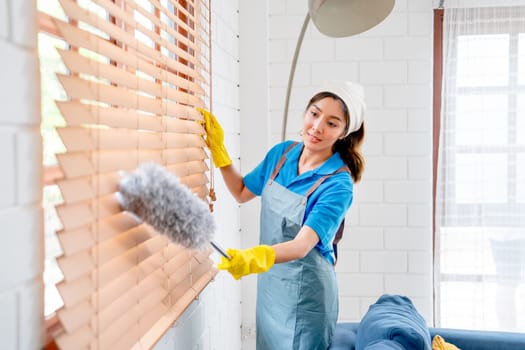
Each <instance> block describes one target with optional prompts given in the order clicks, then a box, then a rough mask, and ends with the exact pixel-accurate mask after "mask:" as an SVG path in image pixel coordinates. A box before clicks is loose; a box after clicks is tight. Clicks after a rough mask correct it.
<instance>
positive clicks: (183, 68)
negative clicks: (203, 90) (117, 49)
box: [59, 0, 202, 80]
mask: <svg viewBox="0 0 525 350" xmlns="http://www.w3.org/2000/svg"><path fill="white" fill-rule="evenodd" d="M59 2H60V4H61V5H62V8H63V9H64V11H65V12H66V13H67V15H68V17H69V18H70V19H72V20H76V21H80V22H84V23H87V24H89V25H91V26H93V27H94V28H97V29H98V30H101V31H103V32H104V33H106V34H108V35H109V36H110V37H112V38H114V39H116V40H119V41H120V42H122V43H123V44H125V45H127V47H128V50H129V51H136V52H137V53H140V54H142V55H144V56H146V57H148V58H150V59H151V60H153V61H154V62H159V63H163V64H164V65H166V67H167V68H170V69H172V70H174V71H177V72H182V73H184V74H185V75H187V76H189V77H191V78H193V79H196V80H202V78H201V77H200V74H197V72H196V71H195V70H193V69H190V68H189V67H188V66H187V65H184V64H182V63H180V62H177V61H176V60H172V59H169V58H168V57H166V56H163V55H162V54H161V53H160V51H158V50H155V49H154V48H151V47H149V46H148V45H146V44H144V43H142V42H140V41H139V40H138V39H136V38H135V37H134V36H133V35H132V34H130V33H128V32H126V31H125V30H123V29H120V28H119V27H117V26H116V25H114V24H112V23H111V22H109V21H105V20H103V19H101V18H100V17H99V16H97V15H95V14H93V13H91V12H89V11H87V10H85V9H83V8H82V7H80V6H78V5H77V4H76V3H75V2H74V1H73V0H59ZM117 18H118V16H117Z"/></svg>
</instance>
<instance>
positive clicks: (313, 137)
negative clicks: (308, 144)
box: [308, 133, 321, 142]
mask: <svg viewBox="0 0 525 350" xmlns="http://www.w3.org/2000/svg"><path fill="white" fill-rule="evenodd" d="M308 137H309V138H310V141H312V142H321V139H320V138H317V137H315V136H314V135H312V134H311V133H308Z"/></svg>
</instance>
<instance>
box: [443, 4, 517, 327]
mask: <svg viewBox="0 0 525 350" xmlns="http://www.w3.org/2000/svg"><path fill="white" fill-rule="evenodd" d="M524 15H525V10H524V8H510V7H507V8H482V9H480V8H477V9H445V11H444V24H443V28H442V30H443V61H442V62H443V72H442V77H443V80H442V82H443V89H442V93H443V95H442V103H441V118H440V119H439V120H438V125H439V128H440V139H439V142H438V143H436V147H439V157H438V163H437V185H436V207H435V209H436V219H435V224H436V241H435V242H436V262H437V264H436V265H437V270H436V271H437V275H436V277H437V285H436V288H437V291H438V293H437V294H438V299H437V315H438V320H437V321H438V322H437V323H438V325H439V326H441V327H449V328H469V329H490V330H503V331H521V332H523V331H525V315H524V314H523V313H522V312H518V311H517V310H523V309H525V303H524V300H525V196H524V183H525V181H524V180H525V172H524V169H525V139H524V137H523V135H524V133H525V113H524V112H525V109H524V105H525V79H523V75H524V74H525V71H524V69H525V55H524V52H525V17H524ZM437 30H441V29H439V28H438V29H437ZM436 141H437V140H436Z"/></svg>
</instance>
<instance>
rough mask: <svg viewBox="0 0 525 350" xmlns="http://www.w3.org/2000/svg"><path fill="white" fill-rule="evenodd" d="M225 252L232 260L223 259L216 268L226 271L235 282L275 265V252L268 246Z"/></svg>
mask: <svg viewBox="0 0 525 350" xmlns="http://www.w3.org/2000/svg"><path fill="white" fill-rule="evenodd" d="M227 252H228V254H229V255H230V256H231V257H232V259H231V260H228V259H226V258H225V257H223V258H222V259H221V263H220V264H219V265H217V268H218V269H219V270H228V272H229V273H231V275H232V276H233V278H235V279H236V280H238V279H239V278H241V277H242V276H246V275H249V274H251V273H261V272H266V271H268V270H269V269H270V268H271V267H272V266H273V264H274V263H275V250H274V249H273V247H271V246H269V245H258V246H255V247H253V248H249V249H245V250H239V249H228V250H227Z"/></svg>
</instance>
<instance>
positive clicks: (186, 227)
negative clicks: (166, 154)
mask: <svg viewBox="0 0 525 350" xmlns="http://www.w3.org/2000/svg"><path fill="white" fill-rule="evenodd" d="M117 197H118V200H119V202H120V205H121V206H122V208H123V209H125V210H127V211H129V212H131V213H133V214H134V215H136V216H137V217H139V218H140V219H141V220H143V221H144V222H146V223H147V224H149V225H150V226H152V227H153V228H154V229H155V230H156V231H157V232H159V233H161V234H163V235H165V236H167V237H168V238H169V239H170V240H171V241H172V242H174V243H177V244H180V245H182V246H184V247H186V248H190V249H194V248H198V249H202V248H204V247H206V245H207V244H209V243H210V242H211V240H212V238H213V233H214V232H215V221H214V220H213V217H212V215H211V213H210V211H209V209H208V205H207V204H206V203H205V202H204V201H202V200H201V199H200V198H198V197H197V196H196V195H195V194H194V193H193V192H191V190H190V189H189V188H188V187H186V186H185V185H184V184H182V183H181V182H180V180H179V178H178V177H177V176H176V175H174V174H172V173H170V172H169V171H168V170H167V169H165V168H164V167H163V166H161V165H158V164H156V163H153V162H149V163H143V164H141V165H139V166H138V167H137V169H136V170H135V171H134V172H131V173H123V174H121V179H120V184H119V193H117Z"/></svg>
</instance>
